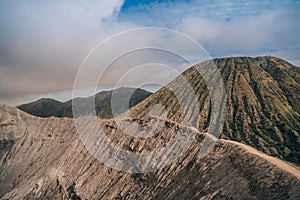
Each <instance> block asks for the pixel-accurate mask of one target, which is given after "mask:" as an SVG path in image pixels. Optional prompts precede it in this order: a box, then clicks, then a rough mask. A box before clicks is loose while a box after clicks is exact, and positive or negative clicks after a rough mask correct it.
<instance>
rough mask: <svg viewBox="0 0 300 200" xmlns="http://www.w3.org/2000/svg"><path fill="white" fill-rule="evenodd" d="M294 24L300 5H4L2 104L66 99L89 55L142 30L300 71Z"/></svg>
mask: <svg viewBox="0 0 300 200" xmlns="http://www.w3.org/2000/svg"><path fill="white" fill-rule="evenodd" d="M299 19H300V0H293V1H292V0H252V1H249V0H182V1H176V0H141V1H137V0H127V1H123V0H101V1H99V0H73V1H65V0H49V1H40V0H27V1H23V0H1V1H0V103H4V104H10V105H17V104H21V103H25V102H29V101H32V100H36V99H38V98H41V97H51V98H55V99H58V100H61V101H64V100H67V99H69V98H71V91H72V88H73V84H74V79H75V77H76V73H77V70H78V69H79V67H80V65H81V63H82V62H83V60H84V58H85V57H86V56H87V55H88V53H89V52H90V51H91V50H92V49H93V48H94V47H95V46H96V45H97V44H99V43H100V42H102V41H104V40H106V39H107V38H108V37H111V36H112V35H114V34H118V33H120V32H122V31H126V30H130V29H133V28H141V27H162V28H169V29H174V30H176V31H180V32H183V33H184V34H187V35H188V36H190V37H192V38H193V39H195V40H196V41H197V42H199V43H200V44H201V45H202V46H203V47H204V48H205V49H206V51H207V52H208V54H209V55H210V56H211V57H228V56H259V55H273V56H278V57H280V58H283V59H285V60H287V61H289V62H291V63H293V64H295V65H297V66H300V37H299V35H300V26H299V25H300V22H299ZM145 55H149V54H145ZM144 57H145V56H141V55H140V56H139V58H144ZM157 57H159V55H156V56H155V58H157ZM165 57H168V56H165ZM134 59H136V58H134ZM144 60H145V61H147V60H148V59H147V58H144ZM124 62H126V63H127V64H128V63H132V60H130V59H129V58H127V59H124V60H123V62H119V64H115V65H114V66H113V67H112V68H111V73H108V72H107V76H106V79H107V80H106V82H105V81H104V82H105V87H106V88H110V87H112V84H111V83H110V81H111V77H112V76H114V74H118V73H119V72H121V71H122V67H123V68H124V66H123V64H122V63H124ZM149 67H151V66H149ZM143 76H149V74H142V75H140V77H139V78H141V79H143ZM171 78H173V77H167V76H166V77H165V79H166V80H169V79H170V80H171ZM82 95H83V96H84V95H88V93H84V90H83V92H82Z"/></svg>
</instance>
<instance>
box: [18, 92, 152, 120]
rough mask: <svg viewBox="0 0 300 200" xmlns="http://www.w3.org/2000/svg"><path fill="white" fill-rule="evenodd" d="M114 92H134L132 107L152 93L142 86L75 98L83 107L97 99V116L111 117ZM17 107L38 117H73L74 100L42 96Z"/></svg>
mask: <svg viewBox="0 0 300 200" xmlns="http://www.w3.org/2000/svg"><path fill="white" fill-rule="evenodd" d="M133 91H134V92H133ZM113 92H115V93H117V94H118V96H121V97H122V96H124V97H126V96H128V95H129V94H131V93H132V92H133V94H132V96H131V98H130V101H129V107H130V108H131V107H132V106H135V105H136V104H138V103H139V102H141V101H143V100H144V99H146V98H147V97H149V96H150V95H151V94H152V93H151V92H148V91H146V90H143V89H140V88H138V89H134V88H118V89H116V90H111V91H103V92H100V93H98V94H96V95H95V96H91V97H87V98H76V99H75V100H76V101H77V102H80V103H78V105H80V106H82V107H84V106H85V105H86V104H89V103H91V101H94V100H95V109H96V113H97V116H99V117H101V118H111V117H112V111H111V96H112V93H113ZM17 108H19V109H20V110H23V111H25V112H27V113H29V114H31V115H34V116H38V117H51V116H54V117H73V114H72V100H69V101H67V102H64V103H63V102H59V101H56V100H53V99H49V98H42V99H39V100H37V101H35V102H32V103H28V104H23V105H19V106H17ZM124 111H126V110H120V111H119V112H124Z"/></svg>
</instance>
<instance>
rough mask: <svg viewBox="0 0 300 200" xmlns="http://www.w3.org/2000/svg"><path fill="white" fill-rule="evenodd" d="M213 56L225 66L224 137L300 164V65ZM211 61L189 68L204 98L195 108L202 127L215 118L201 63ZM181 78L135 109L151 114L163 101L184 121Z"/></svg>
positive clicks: (134, 111)
mask: <svg viewBox="0 0 300 200" xmlns="http://www.w3.org/2000/svg"><path fill="white" fill-rule="evenodd" d="M213 62H214V63H215V65H216V66H217V67H218V68H219V70H220V73H221V76H222V78H223V81H224V84H225V87H226V95H227V116H226V122H225V127H224V130H223V135H222V138H225V139H230V140H234V141H239V142H243V143H245V144H248V145H250V146H253V147H255V148H256V149H258V150H260V151H263V152H265V153H267V154H269V155H272V156H277V157H279V158H281V159H285V160H287V161H290V162H294V163H297V164H300V102H299V99H300V68H298V67H296V66H293V65H292V64H290V63H288V62H286V61H284V60H282V59H279V58H275V57H271V56H264V57H256V58H250V57H233V58H219V59H214V60H213ZM208 64H209V62H204V63H200V64H198V65H196V66H195V67H192V68H190V69H188V70H187V71H185V72H184V73H183V76H184V77H185V79H186V80H187V81H188V82H189V83H190V84H191V85H192V86H193V88H194V90H195V94H196V97H195V98H198V101H199V106H200V111H199V112H195V113H190V114H189V115H191V116H192V115H199V116H200V120H199V130H205V129H206V128H207V126H208V124H209V122H210V118H209V115H210V110H211V102H210V96H209V92H208V90H207V87H206V84H205V83H204V81H203V79H202V77H201V75H200V74H199V72H198V71H197V69H201V68H202V67H203V66H207V65H208ZM181 78H182V77H179V78H177V79H175V80H174V81H172V82H171V83H170V84H169V85H168V86H166V87H164V88H162V89H161V90H159V91H158V92H156V93H155V94H153V95H151V96H150V97H149V98H148V99H146V100H145V101H143V102H141V103H140V104H139V105H137V106H135V107H133V108H132V109H131V115H132V116H134V117H136V118H142V119H144V120H148V118H149V116H148V112H149V109H150V108H151V105H153V104H160V105H163V106H164V107H165V109H166V110H167V112H168V118H169V119H172V120H173V121H177V122H180V117H182V116H181V113H180V105H179V103H178V99H177V98H176V97H175V95H174V94H173V93H172V91H170V90H169V89H168V87H169V86H172V87H173V88H175V89H176V90H177V91H185V90H186V89H185V88H184V86H183V85H182V84H181V83H182V79H181ZM183 95H187V94H185V93H183ZM183 117H189V116H183Z"/></svg>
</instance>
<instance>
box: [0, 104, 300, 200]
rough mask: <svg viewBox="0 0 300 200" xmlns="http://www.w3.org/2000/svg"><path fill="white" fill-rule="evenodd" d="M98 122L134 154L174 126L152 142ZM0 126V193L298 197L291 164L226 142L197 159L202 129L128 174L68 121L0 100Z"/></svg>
mask: <svg viewBox="0 0 300 200" xmlns="http://www.w3.org/2000/svg"><path fill="white" fill-rule="evenodd" d="M99 123H100V125H101V126H102V127H103V129H104V130H105V131H107V135H110V138H111V140H112V142H115V143H116V144H117V145H120V146H121V147H123V148H127V149H128V148H130V149H131V151H135V152H140V151H141V152H144V151H146V150H147V149H148V147H149V148H150V149H153V148H160V147H161V145H162V144H163V142H165V141H166V140H168V137H170V134H174V131H175V130H176V128H175V127H173V125H169V126H165V127H164V129H163V131H161V132H160V133H159V135H158V136H157V138H156V140H155V142H153V141H148V142H147V141H143V140H139V141H137V140H136V139H133V140H130V138H128V136H124V135H123V134H122V132H121V130H119V129H118V128H117V127H114V126H113V124H114V122H113V121H112V120H99ZM0 127H1V131H0V134H1V141H11V145H8V146H6V148H7V149H10V150H8V151H4V154H2V155H1V157H0V161H1V162H0V177H1V178H0V198H1V199H10V200H11V199H67V198H70V199H141V198H142V199H299V198H300V190H299V188H300V171H299V170H298V169H296V168H295V167H293V166H291V165H289V164H287V163H285V162H284V161H282V160H279V159H276V158H272V157H270V156H267V155H265V154H262V153H259V152H258V151H257V150H255V149H253V148H251V147H248V146H246V145H242V144H239V143H235V142H230V141H226V140H219V141H218V142H217V143H216V145H215V147H214V149H213V151H211V152H210V153H209V154H208V155H207V156H205V157H202V158H200V157H199V156H198V152H199V148H200V147H201V144H202V139H203V136H204V135H205V134H204V133H200V132H197V131H196V132H195V131H193V129H191V131H190V133H191V134H194V135H195V141H194V142H193V144H192V145H191V147H190V148H189V149H188V151H187V152H186V153H184V154H183V155H182V156H181V157H180V158H179V159H178V160H177V161H176V162H174V163H173V164H171V165H170V166H167V167H165V168H162V169H160V170H158V171H156V172H149V173H140V174H131V173H125V172H119V171H116V170H113V169H110V168H108V167H106V166H105V165H103V164H101V163H100V162H99V161H97V160H95V159H94V158H93V156H92V155H90V154H89V153H88V152H87V151H86V149H85V148H84V146H83V145H82V143H81V141H80V140H79V138H78V135H77V132H76V129H75V127H74V124H73V120H72V119H68V118H54V117H51V118H47V119H43V118H37V117H34V116H31V115H28V114H26V113H24V112H22V111H20V110H17V109H15V108H13V107H7V106H0ZM157 144H158V146H157ZM4 146H5V145H4ZM147 146H148V147H147ZM116 153H117V152H116Z"/></svg>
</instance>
